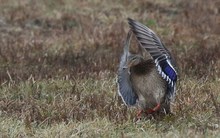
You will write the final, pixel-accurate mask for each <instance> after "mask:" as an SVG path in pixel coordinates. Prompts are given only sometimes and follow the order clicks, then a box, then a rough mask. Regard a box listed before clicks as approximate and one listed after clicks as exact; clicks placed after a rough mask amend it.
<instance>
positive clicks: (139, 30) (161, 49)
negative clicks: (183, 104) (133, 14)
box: [128, 18, 177, 98]
mask: <svg viewBox="0 0 220 138" xmlns="http://www.w3.org/2000/svg"><path fill="white" fill-rule="evenodd" d="M128 23H129V25H130V28H131V30H132V31H133V33H134V34H135V36H136V38H137V40H138V42H139V43H140V45H141V46H142V47H143V48H144V49H146V50H147V51H148V52H149V53H150V55H151V56H152V58H153V59H154V62H155V64H156V67H157V70H158V72H159V74H160V75H161V76H162V78H163V79H164V80H166V81H167V83H168V85H169V86H168V88H169V89H168V91H169V92H168V95H169V98H171V97H174V95H175V85H176V81H177V71H176V70H175V67H174V64H173V63H174V60H173V58H172V57H171V55H170V53H169V51H168V50H167V49H166V48H165V46H164V45H163V43H162V42H161V40H160V39H159V37H158V36H157V35H156V34H155V33H154V32H153V31H152V30H151V29H150V28H148V27H147V26H145V25H143V24H141V23H139V22H137V21H135V20H133V19H130V18H128Z"/></svg>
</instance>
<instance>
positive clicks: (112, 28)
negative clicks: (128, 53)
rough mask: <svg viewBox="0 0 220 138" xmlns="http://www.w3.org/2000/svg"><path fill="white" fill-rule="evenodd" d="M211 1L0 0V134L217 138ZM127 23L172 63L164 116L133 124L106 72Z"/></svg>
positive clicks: (111, 70)
mask: <svg viewBox="0 0 220 138" xmlns="http://www.w3.org/2000/svg"><path fill="white" fill-rule="evenodd" d="M219 7H220V2H219V1H218V0H210V1H207V0H194V1H191V0H154V1H153V0H148V1H144V0H139V1H137V2H134V1H128V0H121V1H116V0H113V1H108V0H103V1H101V0H93V1H89V0H74V1H71V0H54V1H53V0H47V1H44V0H38V1H33V0H22V1H15V0H7V1H6V0H0V135H1V136H0V137H42V138H44V137H51V138H52V137H123V138H124V137H126V138H129V137H220V127H219V125H220V94H219V90H220V85H219V84H220V70H219V69H220V28H219V26H220V8H219ZM127 17H130V18H133V19H135V20H138V21H140V22H142V23H143V24H145V25H148V26H149V27H150V28H152V30H154V31H155V32H156V33H157V34H158V35H159V36H160V38H161V39H162V40H163V42H164V44H165V45H166V47H167V48H168V49H169V50H170V51H171V53H172V54H173V56H174V57H175V58H176V62H177V66H178V72H179V82H178V86H177V93H178V94H177V96H176V100H175V101H174V102H173V103H172V112H173V114H174V115H172V116H168V115H167V116H165V117H164V118H163V119H159V120H157V119H151V120H149V119H143V120H141V121H139V122H135V121H134V118H135V116H136V109H134V108H131V109H130V108H129V109H128V108H127V107H126V106H125V105H124V104H123V103H122V101H121V99H120V97H118V95H117V86H116V74H117V68H118V63H119V59H120V56H121V53H122V50H123V48H122V42H123V40H124V39H125V37H126V33H127V31H128V29H129V26H128V24H127V20H126V18H127Z"/></svg>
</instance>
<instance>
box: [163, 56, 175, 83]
mask: <svg viewBox="0 0 220 138" xmlns="http://www.w3.org/2000/svg"><path fill="white" fill-rule="evenodd" d="M159 65H160V67H161V69H162V71H163V72H164V73H165V74H166V75H167V76H169V78H170V79H171V80H172V81H174V82H175V81H176V80H177V75H176V72H175V71H174V69H173V68H172V67H171V66H170V65H169V63H168V62H167V61H166V60H164V61H161V62H160V63H159Z"/></svg>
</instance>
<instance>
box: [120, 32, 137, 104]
mask: <svg viewBox="0 0 220 138" xmlns="http://www.w3.org/2000/svg"><path fill="white" fill-rule="evenodd" d="M131 35H132V31H130V32H129V33H128V35H127V39H126V41H125V44H124V53H123V55H122V57H121V61H120V65H119V70H118V80H117V82H118V93H119V95H120V96H121V98H122V100H123V102H124V103H125V104H126V105H128V106H132V105H135V104H136V100H137V98H138V97H137V94H136V93H135V92H134V90H133V87H132V84H131V81H130V74H129V68H128V67H127V60H128V56H129V55H130V53H129V45H130V39H131Z"/></svg>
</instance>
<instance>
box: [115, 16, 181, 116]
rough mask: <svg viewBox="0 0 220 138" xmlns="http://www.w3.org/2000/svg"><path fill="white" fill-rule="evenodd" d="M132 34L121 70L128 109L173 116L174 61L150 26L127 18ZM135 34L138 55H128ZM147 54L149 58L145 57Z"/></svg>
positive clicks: (121, 89) (120, 90) (121, 87)
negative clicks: (171, 105)
mask: <svg viewBox="0 0 220 138" xmlns="http://www.w3.org/2000/svg"><path fill="white" fill-rule="evenodd" d="M128 23H129V25H130V31H129V33H128V35H127V38H126V40H125V43H124V51H123V55H122V57H121V60H120V65H119V70H118V79H117V82H118V93H119V95H120V96H121V98H122V100H123V102H124V103H125V104H126V105H127V106H138V108H139V112H138V116H140V115H141V114H142V113H147V114H153V113H155V112H157V113H161V112H162V113H165V114H168V113H170V102H171V101H172V100H173V99H174V97H175V93H176V82H177V71H176V69H175V64H174V60H173V58H172V57H171V55H170V53H169V51H168V50H167V49H166V48H165V46H164V44H163V43H162V42H161V40H160V39H159V37H158V36H157V35H156V34H155V33H154V32H153V31H152V30H151V29H149V28H148V27H147V26H145V25H143V24H141V23H139V22H137V21H135V20H133V19H130V18H128ZM132 34H134V36H135V37H136V39H137V41H138V44H139V45H138V47H139V51H140V52H139V53H137V54H131V53H130V52H129V46H130V40H131V38H132ZM146 52H148V53H149V55H150V57H148V58H146V57H144V56H143V54H142V53H146Z"/></svg>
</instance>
